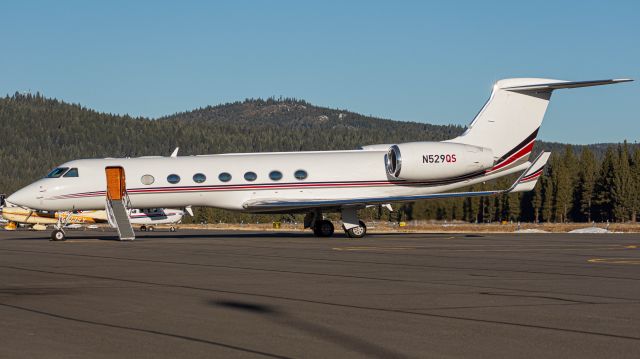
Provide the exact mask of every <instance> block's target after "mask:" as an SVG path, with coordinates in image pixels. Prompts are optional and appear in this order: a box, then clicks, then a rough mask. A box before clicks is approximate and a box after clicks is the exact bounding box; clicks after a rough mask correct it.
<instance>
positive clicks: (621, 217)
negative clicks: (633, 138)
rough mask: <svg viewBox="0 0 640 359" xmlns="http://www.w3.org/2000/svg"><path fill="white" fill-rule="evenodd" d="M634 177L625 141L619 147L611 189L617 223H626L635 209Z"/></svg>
mask: <svg viewBox="0 0 640 359" xmlns="http://www.w3.org/2000/svg"><path fill="white" fill-rule="evenodd" d="M632 184H633V182H632V175H631V168H630V166H629V148H628V146H627V142H626V141H625V142H624V144H623V145H622V146H620V145H618V158H617V164H616V170H615V172H614V177H613V186H612V187H611V200H612V210H613V217H614V219H615V220H616V221H619V222H624V221H627V220H628V219H629V218H630V217H631V210H632V207H633V198H632V196H633V193H632V192H633V189H632Z"/></svg>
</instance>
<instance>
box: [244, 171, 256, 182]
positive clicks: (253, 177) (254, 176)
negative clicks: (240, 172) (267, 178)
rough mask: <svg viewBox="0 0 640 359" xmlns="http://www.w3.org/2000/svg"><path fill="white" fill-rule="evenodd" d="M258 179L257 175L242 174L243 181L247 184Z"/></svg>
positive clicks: (250, 173) (251, 173) (252, 173)
mask: <svg viewBox="0 0 640 359" xmlns="http://www.w3.org/2000/svg"><path fill="white" fill-rule="evenodd" d="M257 178H258V175H257V174H256V173H255V172H247V173H245V174H244V179H246V180H247V181H249V182H253V181H255V180H256V179H257Z"/></svg>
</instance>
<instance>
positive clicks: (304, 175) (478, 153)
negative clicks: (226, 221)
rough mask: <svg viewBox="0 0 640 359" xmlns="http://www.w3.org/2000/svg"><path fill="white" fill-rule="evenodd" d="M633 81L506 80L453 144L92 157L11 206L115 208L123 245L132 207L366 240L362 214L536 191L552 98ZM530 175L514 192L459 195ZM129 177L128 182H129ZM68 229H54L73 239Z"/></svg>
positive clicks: (20, 194)
mask: <svg viewBox="0 0 640 359" xmlns="http://www.w3.org/2000/svg"><path fill="white" fill-rule="evenodd" d="M626 81H631V80H629V79H613V80H599V81H579V82H573V81H561V80H552V79H541V78H513V79H506V80H500V81H498V82H497V83H496V84H495V85H494V87H493V91H492V93H491V97H490V98H489V100H488V101H487V103H486V104H485V105H484V107H483V108H482V109H481V110H480V112H479V113H478V115H477V116H476V117H475V119H474V120H473V122H471V124H470V125H469V126H468V128H467V130H466V131H465V132H464V133H463V134H462V135H460V136H458V137H456V138H454V139H451V140H447V141H444V142H409V143H396V144H378V145H370V146H364V147H362V148H361V149H359V150H352V151H311V152H270V153H233V154H217V155H202V156H183V157H179V156H177V155H176V153H175V152H174V154H173V155H172V156H170V157H140V158H105V159H83V160H75V161H71V162H67V163H64V164H62V165H60V166H59V167H57V168H55V169H54V170H52V171H51V172H50V173H49V174H48V175H47V176H46V177H45V178H43V179H40V180H38V181H36V182H34V183H32V184H30V185H28V186H27V187H24V188H22V189H21V190H19V191H17V192H16V193H14V194H12V195H11V196H10V197H9V198H7V201H8V202H11V203H13V204H16V205H20V206H26V207H29V208H36V209H42V210H54V211H72V210H89V209H105V208H106V210H107V212H108V213H109V222H110V223H111V224H112V225H113V226H114V227H116V228H118V231H119V236H120V239H133V238H134V234H133V231H132V230H131V231H130V230H129V229H130V228H131V224H130V223H129V221H128V218H127V216H126V215H125V214H123V213H126V210H127V208H157V207H178V208H180V207H185V206H188V205H194V206H210V207H218V208H224V209H229V210H237V211H244V212H251V213H293V212H298V213H300V212H303V213H307V216H306V217H305V223H304V225H305V228H311V229H313V231H314V233H315V234H316V235H317V236H322V237H329V236H331V235H333V232H334V226H333V224H332V223H331V222H330V221H329V220H327V219H324V217H323V214H324V213H327V212H334V211H335V212H341V214H342V227H343V229H344V230H345V232H346V233H347V235H348V236H349V237H355V238H359V237H363V236H364V235H365V234H366V226H365V224H364V223H363V222H362V221H360V220H359V219H358V216H357V210H358V209H361V208H364V207H366V206H368V205H386V204H389V203H394V202H407V201H415V200H421V199H432V198H448V197H466V196H489V195H496V194H502V193H509V192H520V191H529V190H531V189H533V188H534V186H535V183H536V182H537V179H538V177H539V176H540V174H541V173H542V171H543V167H544V165H545V164H546V162H547V160H548V158H549V155H550V153H548V152H545V153H541V154H540V155H539V156H537V157H536V158H535V159H534V160H533V161H529V157H530V154H531V150H532V148H533V144H534V141H535V139H536V135H537V134H538V129H539V128H540V125H541V123H542V119H543V117H544V113H545V111H546V109H547V105H548V103H549V99H550V97H551V92H552V91H553V90H557V89H564V88H574V87H585V86H596V85H606V84H614V83H619V82H626ZM513 173H521V175H520V176H519V177H518V179H517V180H516V181H515V183H514V184H513V185H512V186H511V187H510V188H507V189H497V190H493V191H481V192H451V191H453V190H455V189H458V188H461V187H465V186H469V185H473V184H476V183H482V182H485V181H488V180H492V179H496V178H498V177H502V176H506V175H510V174H513ZM125 174H126V178H125ZM63 225H64V223H60V224H59V225H58V226H57V228H56V230H55V231H54V232H53V233H52V239H53V240H64V238H65V235H64V232H63V230H62V229H63Z"/></svg>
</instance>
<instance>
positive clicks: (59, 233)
mask: <svg viewBox="0 0 640 359" xmlns="http://www.w3.org/2000/svg"><path fill="white" fill-rule="evenodd" d="M51 240H52V241H56V242H58V241H66V240H67V236H66V235H65V234H64V231H63V230H62V229H56V230H54V231H53V232H51Z"/></svg>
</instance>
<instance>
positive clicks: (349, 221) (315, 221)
mask: <svg viewBox="0 0 640 359" xmlns="http://www.w3.org/2000/svg"><path fill="white" fill-rule="evenodd" d="M304 228H311V229H312V230H313V234H315V235H316V237H331V236H333V233H334V226H333V223H331V221H329V220H327V219H324V218H323V216H322V213H321V212H320V211H314V212H310V213H309V214H307V215H306V216H305V218H304ZM342 229H343V230H344V232H345V233H346V234H347V236H348V237H349V238H362V237H364V236H365V235H366V234H367V226H366V225H365V223H364V222H363V221H361V220H359V219H358V217H357V213H356V209H355V208H344V209H343V210H342Z"/></svg>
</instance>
